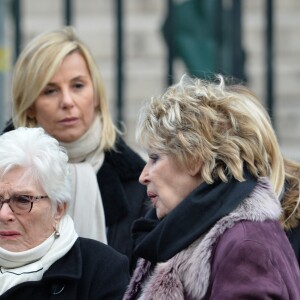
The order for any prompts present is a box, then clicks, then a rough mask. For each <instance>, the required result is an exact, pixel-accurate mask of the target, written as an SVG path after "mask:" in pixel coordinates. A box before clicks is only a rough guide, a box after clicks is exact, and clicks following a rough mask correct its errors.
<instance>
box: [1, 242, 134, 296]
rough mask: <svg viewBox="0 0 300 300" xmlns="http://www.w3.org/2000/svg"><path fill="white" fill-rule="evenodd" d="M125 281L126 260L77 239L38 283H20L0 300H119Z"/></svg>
mask: <svg viewBox="0 0 300 300" xmlns="http://www.w3.org/2000/svg"><path fill="white" fill-rule="evenodd" d="M128 281H129V270H128V260H127V258H126V257H125V256H123V255H121V254H120V253H118V252H117V251H115V250H113V249H112V248H111V247H109V246H107V245H104V244H102V243H100V242H98V241H95V240H91V239H85V238H78V239H77V241H76V242H75V244H74V245H73V247H72V248H71V249H70V251H69V252H68V253H67V254H66V255H65V256H63V257H62V258H60V259H59V260H57V261H56V262H55V263H54V264H53V265H52V266H51V267H50V268H49V269H48V270H47V271H46V272H45V274H44V276H43V278H42V279H41V281H36V282H34V281H31V282H24V283H21V284H19V285H17V286H15V287H13V288H11V289H9V290H8V291H6V292H5V293H4V294H3V295H2V296H1V297H0V299H1V300H18V299H22V300H24V299H30V300H48V299H49V300H50V299H53V300H59V299H61V300H68V299H72V300H75V299H78V300H85V299H86V300H93V299H95V300H96V299H107V300H114V299H122V296H123V294H124V291H125V289H126V286H127V284H128Z"/></svg>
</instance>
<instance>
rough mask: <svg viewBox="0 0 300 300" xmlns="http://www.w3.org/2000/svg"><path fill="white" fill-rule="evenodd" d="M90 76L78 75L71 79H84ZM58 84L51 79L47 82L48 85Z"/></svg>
mask: <svg viewBox="0 0 300 300" xmlns="http://www.w3.org/2000/svg"><path fill="white" fill-rule="evenodd" d="M88 77H89V76H88V75H79V76H76V77H74V78H72V79H71V81H75V80H83V79H86V78H88ZM55 85H57V83H56V82H55V81H54V82H53V81H50V82H48V83H47V84H46V86H55Z"/></svg>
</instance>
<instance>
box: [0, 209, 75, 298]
mask: <svg viewBox="0 0 300 300" xmlns="http://www.w3.org/2000/svg"><path fill="white" fill-rule="evenodd" d="M58 231H59V233H60V236H59V237H58V238H55V236H54V233H53V234H52V235H51V236H50V237H49V238H48V239H47V240H45V241H44V242H43V243H42V244H40V245H39V246H37V247H35V248H32V249H29V250H27V251H22V252H11V251H7V250H5V249H3V248H0V295H2V294H4V292H6V291H7V290H9V289H10V288H12V287H14V286H16V285H18V284H20V283H22V282H27V281H39V280H41V278H42V277H43V275H44V273H45V272H46V271H47V270H48V269H49V267H50V266H51V265H52V264H53V263H54V262H56V261H57V260H59V259H60V258H61V257H63V256H64V255H65V254H66V253H67V252H68V251H69V250H70V249H71V248H72V246H73V245H74V243H75V241H76V239H77V238H78V235H77V233H76V232H75V229H74V223H73V220H72V219H71V217H70V216H68V215H65V216H63V218H62V219H61V221H60V223H59V228H58Z"/></svg>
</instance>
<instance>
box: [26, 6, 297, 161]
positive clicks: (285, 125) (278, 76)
mask: <svg viewBox="0 0 300 300" xmlns="http://www.w3.org/2000/svg"><path fill="white" fill-rule="evenodd" d="M265 2H266V1H261V0H251V1H246V0H244V1H242V5H243V32H244V35H243V43H244V46H245V48H246V52H247V62H246V71H247V76H248V79H249V86H250V87H251V89H253V91H254V92H255V93H256V94H257V95H258V96H259V98H260V99H261V100H262V101H263V102H264V103H265V98H266V95H265V72H266V70H265V40H264V38H265V11H264V9H265V7H264V6H265ZM62 3H63V1H62V0H52V1H40V0H23V1H22V5H23V9H24V13H23V28H22V31H23V35H24V43H27V42H28V41H29V40H30V39H31V38H32V37H33V36H35V35H37V34H38V33H40V32H42V31H44V30H50V29H55V28H58V27H60V26H62V25H63V20H64V19H63V10H62V9H63V7H62ZM114 4H115V1H107V0H88V1H81V0H76V1H74V9H75V12H74V26H75V27H76V29H77V31H78V33H79V35H80V36H81V37H82V39H83V40H84V41H86V43H87V44H88V45H89V46H90V48H91V50H92V52H93V53H94V55H95V57H96V61H97V64H98V66H99V69H100V71H101V73H102V76H103V78H104V81H105V84H106V87H107V96H108V99H109V103H110V108H111V111H112V113H113V114H114V115H115V105H116V95H117V93H116V84H115V82H116V62H115V55H116V53H115V46H116V35H115V31H116V30H115V6H114ZM166 5H167V1H163V0H124V1H123V6H124V27H123V30H124V54H125V61H124V77H125V82H124V88H125V90H124V102H125V103H124V105H125V107H124V108H125V111H124V116H125V125H126V127H127V132H126V135H125V138H126V140H127V141H128V143H129V144H130V145H131V146H132V147H134V148H135V149H137V150H138V151H139V148H138V146H137V145H136V144H135V141H134V128H135V123H136V117H137V111H138V109H139V107H140V105H141V103H142V102H143V101H144V100H146V99H148V98H149V97H151V96H152V95H156V94H159V93H161V92H162V91H163V89H164V88H165V86H166V72H167V62H166V46H165V43H164V41H163V40H162V36H161V31H160V28H161V25H162V22H163V20H164V18H165V11H166ZM299 13H300V1H298V0H286V1H282V0H275V1H274V30H275V36H274V40H275V45H274V52H275V61H274V71H275V90H274V95H275V109H274V126H275V127H276V131H277V134H278V138H279V141H280V144H281V146H282V149H283V152H284V153H285V154H286V155H287V156H288V157H290V158H294V159H296V160H298V161H300V99H299V98H300V97H299V96H300V89H299V83H298V82H299V79H300V52H299V50H300V42H299V38H298V37H299V32H300V18H299ZM183 72H185V68H184V66H183V64H182V63H181V62H180V61H178V62H176V64H175V77H177V78H178V77H179V76H180V75H181V74H182V73H183Z"/></svg>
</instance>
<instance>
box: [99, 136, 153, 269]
mask: <svg viewBox="0 0 300 300" xmlns="http://www.w3.org/2000/svg"><path fill="white" fill-rule="evenodd" d="M144 165H145V162H144V161H143V160H142V159H141V158H140V156H138V155H137V154H136V153H135V152H134V151H133V150H131V149H130V148H129V147H128V146H127V145H126V144H125V142H124V141H123V140H122V139H120V138H119V139H118V141H117V144H116V150H112V151H107V152H105V158H104V162H103V165H102V167H101V168H100V170H99V172H98V174H97V180H98V183H99V186H100V191H101V196H102V201H103V206H104V213H105V221H106V226H107V227H108V233H107V239H108V244H109V245H110V246H112V247H113V248H114V249H116V250H118V251H119V252H121V253H123V254H125V255H126V256H127V257H128V258H129V260H130V261H131V265H133V264H134V263H135V259H134V258H132V253H133V241H132V237H131V227H132V223H133V222H134V221H135V220H136V219H138V218H139V217H141V216H143V215H144V214H145V212H146V210H147V208H148V204H147V201H148V200H147V199H148V198H147V193H146V188H145V186H143V185H142V184H140V183H139V181H138V179H139V176H140V174H141V172H142V170H143V168H144Z"/></svg>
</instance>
